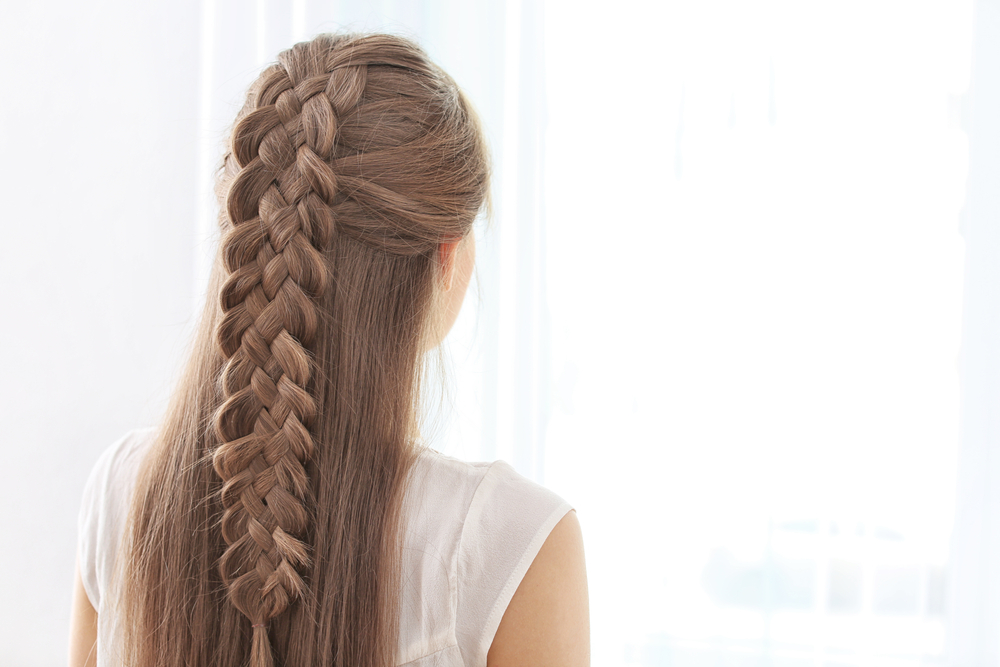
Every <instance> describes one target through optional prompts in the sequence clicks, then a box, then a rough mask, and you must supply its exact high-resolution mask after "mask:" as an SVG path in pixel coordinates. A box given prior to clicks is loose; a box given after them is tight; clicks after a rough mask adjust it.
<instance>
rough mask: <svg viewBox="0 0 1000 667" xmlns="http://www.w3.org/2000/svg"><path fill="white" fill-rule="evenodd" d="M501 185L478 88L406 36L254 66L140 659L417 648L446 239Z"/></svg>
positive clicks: (139, 614) (168, 436) (135, 544)
mask: <svg viewBox="0 0 1000 667" xmlns="http://www.w3.org/2000/svg"><path fill="white" fill-rule="evenodd" d="M488 181H489V167H488V157H487V152H486V149H485V146H484V142H483V137H482V133H481V130H480V128H479V126H478V122H477V120H476V118H475V115H474V114H473V112H472V110H471V108H470V107H469V106H468V104H467V102H466V101H465V99H464V96H463V95H462V93H461V92H460V91H459V89H458V88H457V86H456V85H455V84H454V82H452V81H451V79H450V78H449V77H448V76H447V75H446V74H444V73H443V72H442V71H441V70H440V69H438V68H437V67H436V66H435V65H433V64H432V63H431V62H430V61H429V60H428V59H427V57H426V55H425V54H424V53H423V52H422V51H421V50H420V49H419V48H417V47H416V46H415V45H414V44H412V43H411V42H409V41H407V40H405V39H402V38H399V37H393V36H388V35H367V36H350V35H323V36H320V37H317V38H316V39H314V40H312V41H310V42H306V43H302V44H297V45H296V46H294V47H293V48H291V49H289V50H288V51H285V52H284V53H282V54H281V55H280V56H279V58H278V62H277V63H276V64H274V65H272V66H270V67H268V68H267V69H265V70H264V72H263V73H262V74H261V75H260V77H259V78H258V79H257V81H256V82H255V83H254V85H253V86H252V88H251V90H250V92H249V94H248V97H247V101H246V104H245V105H244V107H243V109H242V111H241V112H240V114H239V116H238V118H237V122H236V125H235V127H234V129H233V133H232V141H231V146H230V150H229V152H228V153H227V155H226V156H225V158H224V162H223V169H222V171H221V177H220V182H219V184H218V191H219V193H220V198H221V199H222V201H223V204H224V205H223V212H222V215H221V223H222V231H223V236H222V241H221V245H220V252H219V261H218V262H217V265H216V269H215V274H214V275H213V290H212V291H213V292H214V294H216V295H217V296H215V297H213V296H212V292H210V295H209V303H208V304H207V305H206V311H205V315H204V317H203V321H202V328H201V332H200V334H199V338H198V341H197V343H196V349H195V351H194V354H193V355H192V359H191V362H190V364H189V368H188V371H187V374H186V376H185V379H184V381H183V382H182V384H181V386H180V387H179V388H178V390H177V391H176V392H175V394H174V397H173V401H172V403H171V409H170V411H169V413H168V415H167V419H166V421H165V423H164V425H163V428H162V429H161V432H160V434H159V438H158V445H157V447H156V448H155V450H154V452H152V453H151V454H150V456H149V458H148V459H147V460H146V462H145V463H146V465H145V467H144V473H143V476H142V477H141V478H140V480H139V485H138V488H137V491H136V495H135V500H134V504H133V508H132V515H131V519H132V522H131V531H130V538H131V539H130V541H129V543H128V549H129V551H130V552H131V558H129V559H128V560H127V562H126V564H125V565H124V570H123V575H124V576H123V577H122V580H121V585H122V589H121V590H122V596H121V602H122V604H123V605H124V606H123V612H124V613H125V614H127V616H126V620H125V628H124V629H125V637H126V642H125V650H126V653H125V656H124V657H125V659H126V660H127V664H130V665H136V666H137V667H152V665H177V666H178V667H180V665H187V666H189V667H193V666H196V665H206V666H207V665H213V666H228V665H232V666H234V667H235V666H236V665H239V666H240V667H242V666H243V665H245V664H247V663H249V664H250V665H251V667H270V666H271V665H273V664H274V662H275V660H276V661H277V663H278V664H280V665H289V666H290V665H320V664H322V665H352V666H354V665H371V666H375V665H380V666H384V665H390V664H393V660H394V657H395V652H396V641H397V632H398V629H397V623H398V617H399V609H398V595H399V572H398V571H399V557H400V549H401V540H402V538H401V531H400V523H399V522H400V511H401V504H402V496H403V492H404V486H405V478H406V474H407V472H408V470H409V467H410V465H411V463H412V460H413V457H414V455H415V453H416V449H415V447H414V443H413V439H414V435H415V434H414V429H413V426H414V424H415V423H416V422H417V415H416V410H417V405H418V399H417V393H418V387H419V377H420V372H421V359H422V354H423V352H424V350H425V349H426V348H427V346H428V345H427V343H428V338H429V336H430V330H431V329H432V328H433V322H432V319H433V317H432V315H433V311H434V308H433V304H434V295H435V277H436V276H437V275H438V270H439V262H438V261H437V258H438V251H439V247H440V245H441V244H442V243H449V242H453V241H456V240H459V239H462V238H464V237H465V236H466V235H468V234H469V232H470V230H471V226H472V223H473V221H474V219H475V217H476V215H477V214H478V212H479V210H480V209H481V207H482V206H483V203H484V200H485V199H486V197H487V192H488V187H489V185H488Z"/></svg>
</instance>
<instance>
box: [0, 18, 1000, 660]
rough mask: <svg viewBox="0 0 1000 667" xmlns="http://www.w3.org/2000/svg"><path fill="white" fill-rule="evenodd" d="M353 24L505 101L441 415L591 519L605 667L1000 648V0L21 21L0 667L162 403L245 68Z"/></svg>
mask: <svg viewBox="0 0 1000 667" xmlns="http://www.w3.org/2000/svg"><path fill="white" fill-rule="evenodd" d="M343 28H347V29H354V30H388V31H392V32H401V33H403V34H407V35H410V36H414V37H416V38H417V39H418V40H419V41H420V42H421V43H422V44H423V45H424V46H425V47H426V48H427V50H428V51H429V52H430V54H431V56H432V57H433V58H434V59H435V60H437V61H438V62H439V63H440V64H441V65H442V66H443V67H444V68H445V69H446V70H447V71H449V72H450V73H451V74H452V75H453V76H454V78H455V79H456V80H457V81H458V82H459V83H460V84H461V85H462V86H463V87H464V88H465V89H466V91H467V92H468V94H469V96H470V98H471V99H472V100H473V102H474V103H475V105H476V106H477V108H478V110H479V112H480V114H481V116H482V118H483V121H484V125H485V126H486V128H487V132H488V135H489V139H490V143H491V146H492V150H493V153H494V158H495V177H496V178H495V188H494V207H495V216H494V218H493V220H492V221H490V222H489V223H486V222H484V223H483V224H482V225H481V228H480V229H479V230H478V235H479V253H478V257H479V259H478V268H477V276H476V282H475V284H474V286H473V290H474V292H473V295H472V296H470V298H469V300H468V302H467V307H466V309H465V310H464V311H463V314H462V316H461V318H460V320H459V322H458V324H457V325H456V329H455V331H454V332H453V335H452V336H451V337H450V341H449V348H450V350H449V353H450V359H451V361H450V364H449V368H448V369H446V375H447V377H448V384H449V386H450V387H451V391H450V394H449V398H448V401H446V405H445V407H444V409H443V410H441V411H440V412H441V413H442V415H443V417H442V419H441V420H440V421H439V422H438V424H437V427H436V428H433V429H432V430H431V431H429V434H430V435H431V437H432V438H433V439H432V442H433V444H434V446H435V447H437V448H439V449H442V450H443V451H445V452H447V453H451V454H454V455H458V456H462V457H465V458H469V459H493V458H505V459H507V460H509V461H510V462H511V463H513V464H514V465H515V466H516V467H517V468H518V470H520V471H521V472H522V473H523V474H525V475H528V476H531V477H533V478H535V479H536V480H538V481H540V482H543V483H545V484H546V485H548V486H550V487H551V488H552V489H554V490H555V491H557V492H558V493H560V494H562V495H563V496H565V497H566V498H567V499H568V500H569V501H570V502H572V503H573V504H574V505H575V506H576V507H577V509H578V511H579V515H580V518H581V523H582V525H583V528H584V535H585V540H586V546H587V556H588V569H589V575H590V585H591V596H592V622H593V652H594V664H595V665H683V666H688V665H690V666H694V665H787V666H792V665H803V666H804V665H810V666H813V665H817V666H818V665H829V666H833V665H838V666H841V665H878V666H882V665H886V666H888V665H916V664H945V663H950V664H954V665H961V666H962V667H965V666H967V665H968V666H977V667H978V666H979V665H983V666H990V665H998V664H1000V658H998V655H1000V639H998V637H1000V611H998V610H1000V590H996V583H995V582H997V581H1000V571H997V570H998V566H997V565H996V563H1000V546H997V545H998V544H1000V532H998V530H1000V529H998V528H997V526H998V525H1000V522H998V511H1000V508H998V507H997V506H996V505H997V499H996V494H995V493H992V492H991V490H990V489H991V488H992V486H994V485H996V484H997V483H1000V469H997V467H996V461H995V460H994V459H996V458H997V457H996V456H994V455H993V454H992V452H993V451H994V450H995V449H996V448H997V446H998V442H997V437H998V435H997V433H998V431H997V429H996V424H995V415H996V413H997V407H996V406H997V405H998V394H997V390H998V387H1000V385H997V381H996V380H995V378H996V377H998V374H997V372H996V371H997V370H998V369H997V365H998V363H1000V357H998V356H997V352H996V343H995V341H996V340H998V339H1000V337H998V336H997V335H994V334H997V333H1000V332H995V331H994V328H995V326H996V317H995V312H996V309H997V306H998V295H997V292H996V287H995V285H997V284H1000V276H998V275H995V272H996V271H997V269H996V268H995V267H996V266H998V265H1000V261H998V259H1000V257H998V248H1000V245H998V244H997V240H998V238H997V237H998V234H1000V232H998V229H1000V227H998V222H1000V213H998V210H1000V204H998V200H997V196H998V195H997V193H996V189H997V188H996V185H997V175H998V173H1000V163H998V158H997V155H1000V140H998V139H997V137H998V136H1000V123H998V120H997V119H1000V102H998V100H1000V89H998V84H997V81H1000V78H998V74H1000V72H998V68H1000V52H998V51H997V47H996V46H995V45H996V44H998V43H1000V17H998V8H997V3H996V2H987V1H986V0H978V1H977V2H976V3H975V7H973V2H972V0H936V1H934V2H924V3H919V4H916V3H910V2H902V1H901V0H896V1H893V0H878V1H877V2H876V1H874V0H867V1H865V2H860V1H852V2H842V3H837V4H835V5H829V4H820V3H803V2H792V1H791V0H787V1H785V2H779V1H778V0H756V1H754V2H722V1H719V0H712V1H710V2H704V1H700V0H699V1H687V2H683V1H677V2H669V3H651V2H640V1H639V0H623V1H622V2H618V3H586V2H584V3H580V2H574V3H569V2H565V0H546V1H545V2H540V1H534V0H506V1H498V2H490V3H468V2H461V1H460V0H450V1H449V0H441V1H437V0H433V1H432V0H428V1H426V2H419V3H414V2H402V1H401V0H394V1H391V0H384V1H382V2H353V1H348V0H340V1H337V2H319V1H317V0H282V1H278V0H255V1H254V2H241V1H237V0H201V1H200V2H199V1H194V0H189V1H187V2H172V3H140V4H136V3H127V2H124V0H116V1H112V2H107V3H103V4H102V5H101V6H100V7H90V6H86V7H84V6H81V5H80V4H79V3H77V4H69V3H63V2H55V1H52V2H48V3H32V4H30V5H29V4H24V5H23V6H22V5H20V4H19V5H17V6H14V5H11V4H10V3H8V5H6V6H4V7H2V8H0V36H2V37H3V39H0V49H3V55H4V56H5V57H4V62H5V63H7V64H6V65H5V66H4V67H3V68H2V70H0V76H2V84H3V87H4V90H7V91H8V95H7V96H6V98H5V101H4V102H3V103H0V120H3V122H2V123H0V150H2V152H3V154H4V155H5V156H7V158H8V159H7V160H6V161H5V166H4V167H3V169H4V178H3V179H0V187H2V188H4V190H3V192H4V195H5V197H4V200H5V202H7V203H8V208H7V212H6V217H5V221H4V231H5V232H6V234H5V237H6V238H7V241H8V242H7V243H5V244H0V248H2V249H0V253H2V255H0V260H2V262H0V272H2V276H3V279H4V284H6V285H8V286H11V287H9V289H8V299H9V301H8V307H7V312H8V316H7V317H6V318H5V322H6V323H7V326H6V327H3V329H2V334H0V335H3V336H5V338H4V339H3V342H4V343H5V344H6V345H5V346H4V348H5V349H7V350H9V351H12V354H11V355H10V358H9V360H8V362H7V365H6V366H5V373H4V377H5V381H4V383H3V385H2V391H3V394H2V398H3V401H2V403H3V405H4V406H5V408H6V409H7V410H8V412H7V413H6V414H7V417H8V419H7V423H9V424H10V425H11V427H12V428H10V429H9V430H8V437H7V438H6V439H5V441H4V454H5V460H6V461H7V463H8V465H7V466H6V467H5V468H4V469H3V471H2V472H0V475H2V480H0V502H3V505H4V506H5V507H8V508H14V507H17V508H30V509H27V510H25V511H15V512H8V513H6V515H5V517H4V519H3V521H4V523H3V526H2V527H3V534H4V535H8V536H18V537H17V539H18V543H19V544H20V545H21V546H20V547H19V548H17V549H5V550H3V551H0V599H4V600H14V601H17V604H6V605H3V608H0V639H2V640H3V641H4V645H5V646H8V647H12V648H11V649H10V653H9V656H10V657H9V658H5V662H4V664H8V663H7V660H8V659H9V660H10V664H12V665H18V666H20V665H25V666H27V665H43V664H46V665H47V664H52V663H55V662H59V661H61V660H62V656H63V654H64V647H65V642H64V639H63V637H64V636H65V627H66V613H67V612H66V610H68V597H69V585H70V574H71V572H72V558H73V541H74V538H75V533H74V530H75V527H74V520H75V512H76V503H77V501H78V496H79V491H80V488H81V487H82V484H83V481H84V479H85V476H86V473H87V470H88V469H89V466H90V465H91V464H92V462H93V460H94V458H95V457H96V455H97V453H98V452H99V451H100V450H101V449H103V448H104V447H105V446H106V445H107V444H108V443H110V442H111V441H112V440H114V439H115V438H117V437H118V436H119V435H120V434H121V433H122V432H124V431H125V430H127V429H128V428H131V427H134V426H140V425H143V424H145V423H149V422H151V421H153V420H154V419H155V418H156V416H157V415H158V413H159V411H160V410H161V409H162V406H163V402H164V400H165V396H166V393H167V391H168V390H169V387H170V382H171V380H172V374H173V373H174V372H175V369H176V368H177V367H178V365H179V361H180V355H181V354H182V351H183V344H184V339H185V336H186V335H187V331H188V330H189V329H190V325H191V323H192V317H193V314H194V313H195V312H196V307H197V306H196V304H198V303H200V301H201V299H203V298H204V283H205V278H206V275H207V266H208V261H209V260H208V258H209V257H210V254H211V252H212V250H213V248H214V246H213V243H214V237H213V231H214V225H215V222H214V220H215V208H214V206H215V204H214V201H213V197H212V191H211V186H212V176H213V171H214V168H215V166H216V164H217V160H218V157H219V155H220V151H221V147H222V141H223V138H224V136H225V133H226V129H227V127H228V124H229V123H230V122H231V120H232V118H233V116H234V114H235V112H236V110H237V108H238V107H239V104H240V103H241V95H242V93H243V91H244V90H245V88H246V86H247V85H248V83H249V82H250V81H251V80H252V79H253V78H254V76H255V75H256V73H257V72H258V71H259V69H260V67H262V66H263V65H264V64H266V63H267V62H269V61H271V60H272V59H273V58H274V56H275V55H276V54H277V53H278V52H279V51H280V50H282V49H283V48H286V47H287V46H289V45H290V44H292V43H293V42H295V41H297V40H300V39H306V38H308V37H309V36H311V35H313V34H315V33H318V32H322V31H328V30H336V29H343ZM967 186H968V193H967V194H966V188H967ZM963 202H964V207H965V209H964V211H965V212H964V217H963V223H962V224H963V226H962V228H961V234H960V228H959V212H960V210H961V209H962V207H963ZM963 293H964V297H963ZM963 298H964V302H963ZM963 303H964V305H963ZM963 308H964V316H963ZM960 350H961V369H962V373H961V378H960V376H959V372H958V363H957V361H958V359H959V351H960ZM960 379H961V382H960ZM960 389H961V394H960ZM960 396H961V406H962V408H961V410H960V408H959V406H960V403H959V398H960ZM44 454H49V458H46V459H44V462H42V459H41V458H40V457H42V456H43V455H44ZM956 482H957V483H956Z"/></svg>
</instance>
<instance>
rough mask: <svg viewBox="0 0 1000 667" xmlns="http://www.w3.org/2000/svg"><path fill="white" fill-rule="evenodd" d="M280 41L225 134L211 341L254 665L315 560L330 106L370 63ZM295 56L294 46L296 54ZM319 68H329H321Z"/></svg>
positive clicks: (231, 557)
mask: <svg viewBox="0 0 1000 667" xmlns="http://www.w3.org/2000/svg"><path fill="white" fill-rule="evenodd" d="M300 47H301V48H302V49H314V50H317V52H316V53H315V54H301V53H294V54H293V53H292V52H286V54H283V56H285V57H283V58H281V59H280V61H279V64H278V65H275V66H273V67H272V68H271V69H270V70H269V71H268V72H266V73H265V75H264V76H263V77H262V83H261V85H260V86H259V87H258V88H257V89H256V92H255V95H256V100H254V104H253V105H252V110H251V111H249V113H247V114H246V115H245V116H244V117H243V118H242V119H241V120H240V121H239V123H238V125H237V126H236V128H235V130H234V132H233V144H232V159H235V160H236V163H237V165H238V167H239V172H238V174H237V175H236V177H235V179H234V180H233V181H232V184H231V186H230V188H229V191H228V193H227V196H226V212H227V215H228V219H229V222H230V223H231V225H232V227H231V229H230V230H229V231H228V233H227V235H226V236H225V238H224V240H223V249H222V252H223V259H224V264H225V268H226V270H227V272H228V279H227V280H226V283H225V287H224V289H223V291H222V297H221V299H222V304H221V305H222V311H223V318H222V321H221V323H220V324H219V326H218V329H217V340H218V344H219V346H220V348H221V350H222V353H223V355H224V356H225V358H226V363H225V367H224V371H223V374H222V391H223V396H224V403H223V405H222V407H221V408H220V409H219V411H218V413H217V414H216V418H215V429H216V434H217V436H218V438H219V441H220V442H221V443H222V444H221V445H220V446H219V447H218V449H217V450H216V452H215V454H214V466H215V470H216V472H217V473H218V474H219V476H220V477H221V478H222V480H223V483H224V484H223V489H222V503H223V506H224V508H225V512H224V515H223V519H222V534H223V538H224V539H225V541H226V544H227V548H226V550H225V552H224V555H223V557H222V559H221V561H220V570H221V573H222V576H223V580H224V581H225V582H226V585H227V586H228V588H229V597H230V599H231V601H232V603H233V604H234V605H235V606H236V607H237V608H238V609H239V610H240V611H241V612H242V613H243V614H245V615H246V616H247V617H248V618H249V620H250V621H251V623H252V627H253V635H254V642H253V645H254V646H253V654H254V657H253V658H252V660H251V664H255V665H260V664H269V663H270V662H271V657H270V654H271V649H270V644H269V641H268V635H267V624H268V622H269V621H270V620H271V619H272V618H274V617H275V616H277V615H278V614H281V613H282V612H283V611H284V610H285V609H286V608H288V607H289V605H291V604H292V603H294V602H295V601H296V600H297V599H299V598H301V597H303V595H304V594H305V589H306V584H305V582H304V580H303V575H302V573H301V571H302V569H303V568H304V567H305V566H307V565H308V563H309V560H310V554H309V547H308V546H307V544H306V541H305V536H306V535H307V533H308V531H309V522H310V518H309V517H310V510H309V503H310V492H309V480H308V478H307V474H306V468H305V466H306V464H307V463H308V461H309V460H310V458H311V457H312V455H313V449H314V446H315V444H314V442H313V436H312V435H311V433H310V425H311V423H312V421H313V419H314V417H315V416H316V411H317V405H316V399H315V397H314V395H313V393H312V392H311V386H310V378H311V375H312V369H311V363H312V362H311V351H312V346H313V345H314V343H315V340H316V337H317V328H318V322H319V314H318V312H317V299H318V298H319V297H320V296H321V295H322V294H323V293H324V291H325V290H326V289H327V282H328V268H327V267H326V264H325V262H324V256H323V253H324V251H325V249H326V248H327V247H328V246H329V244H330V242H331V237H332V235H333V234H334V233H335V226H336V221H335V220H334V216H333V212H332V207H333V205H334V203H335V199H336V198H337V197H338V178H337V176H336V174H335V173H334V171H333V169H332V167H331V163H332V162H333V158H334V149H335V145H336V135H337V126H338V120H337V119H338V117H339V116H340V115H341V113H342V112H343V111H344V110H346V109H350V108H351V107H353V106H355V105H356V104H357V103H358V101H359V100H360V97H361V95H362V93H363V92H364V88H365V73H366V68H365V66H364V65H363V64H362V65H353V64H351V63H350V61H349V60H348V61H344V62H330V63H328V64H329V65H331V66H332V67H330V68H325V67H324V68H321V71H319V72H318V73H317V72H315V71H308V69H309V68H306V67H304V66H303V65H302V63H313V64H315V63H316V62H323V59H324V58H326V55H325V54H324V53H323V52H322V51H321V49H322V48H323V47H324V44H323V43H322V42H313V43H310V44H308V45H306V44H303V45H299V47H296V48H300ZM293 55H294V56H296V57H292V56H293ZM322 70H327V71H322Z"/></svg>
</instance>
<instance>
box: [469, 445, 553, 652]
mask: <svg viewBox="0 0 1000 667" xmlns="http://www.w3.org/2000/svg"><path fill="white" fill-rule="evenodd" d="M572 509H573V507H572V506H571V505H570V504H569V503H567V502H566V501H565V500H563V499H562V498H560V497H559V496H557V495H556V494H554V493H552V492H551V491H549V490H548V489H546V488H544V487H542V486H540V485H538V484H536V483H535V482H532V481H531V480H529V479H527V478H525V477H522V476H521V475H520V474H518V473H517V472H516V471H515V470H514V469H513V468H512V467H511V466H509V465H508V464H506V463H504V462H503V461H497V462H495V463H494V464H492V465H491V466H490V468H489V470H488V471H487V473H486V475H485V476H484V477H483V479H482V481H481V482H480V483H479V486H478V488H477V489H476V492H475V495H474V497H473V499H472V503H471V504H470V506H469V512H468V515H467V517H466V521H465V525H464V526H463V528H462V537H461V541H460V542H459V573H458V574H459V577H458V578H459V593H460V598H463V599H461V600H460V602H459V604H460V605H462V603H463V602H465V604H464V605H462V606H463V607H465V608H459V623H462V622H463V621H464V622H465V623H471V624H475V625H478V628H475V627H466V628H465V629H464V630H465V631H464V632H458V633H457V634H458V635H459V647H460V650H461V651H462V654H463V657H464V658H465V660H466V663H467V664H471V665H485V664H486V657H487V654H488V653H489V650H490V647H491V646H492V644H493V639H494V637H495V636H496V632H497V629H498V628H499V627H500V621H501V620H502V619H503V615H504V612H506V611H507V606H508V605H509V604H510V601H511V599H512V598H513V597H514V593H515V592H516V591H517V587H518V586H519V585H520V584H521V581H522V580H523V579H524V575H525V573H527V571H528V568H530V567H531V564H532V563H533V562H534V560H535V556H537V555H538V552H539V551H540V550H541V548H542V545H543V544H545V540H546V539H548V536H549V534H550V533H551V532H552V529H553V528H555V526H556V524H558V523H559V521H561V520H562V518H563V517H564V516H566V514H567V513H568V512H569V511H570V510H572ZM463 566H464V567H463ZM463 590H464V592H465V595H464V596H462V595H461V593H462V592H463ZM463 639H465V643H464V645H463V641H462V640H463Z"/></svg>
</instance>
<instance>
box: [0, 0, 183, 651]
mask: <svg viewBox="0 0 1000 667" xmlns="http://www.w3.org/2000/svg"><path fill="white" fill-rule="evenodd" d="M198 35H199V3H198V2H196V1H194V0H170V1H169V2H167V1H160V2H141V3H139V2H130V1H128V0H109V1H107V2H101V3H93V2H80V3H70V2H59V3H54V2H23V3H22V2H5V3H2V4H0V62H2V63H3V64H2V66H0V90H2V91H3V93H2V98H0V99H2V101H0V155H2V161H0V201H2V202H3V207H2V211H0V224H2V229H3V243H2V244H0V284H2V285H4V287H5V289H4V300H3V302H4V306H3V311H4V314H3V316H2V321H3V326H0V345H2V349H4V350H5V354H4V355H3V356H4V360H3V362H2V364H0V368H2V371H0V378H2V380H0V405H2V406H3V407H2V411H3V413H2V414H3V421H4V423H5V424H6V425H7V428H6V432H5V433H4V435H3V437H2V439H0V451H2V453H3V465H2V466H0V507H3V508H4V509H3V511H2V514H0V516H2V518H0V534H2V535H3V538H2V539H3V542H4V545H5V546H4V548H3V549H2V550H0V600H2V601H3V604H0V645H2V646H3V647H4V649H3V657H2V658H0V662H2V663H3V664H4V665H8V666H12V667H13V666H16V667H22V666H23V667H29V666H34V665H56V664H64V663H65V659H66V658H65V652H66V640H65V637H66V634H67V629H68V615H69V603H70V593H71V585H72V576H73V559H74V549H75V540H76V516H77V511H78V508H79V496H80V491H81V489H82V487H83V483H84V481H85V478H86V475H87V473H88V471H89V469H90V467H91V466H92V465H93V462H94V460H95V458H96V456H97V455H98V453H99V452H100V451H101V450H102V449H104V448H105V447H107V446H108V445H109V444H110V443H111V442H112V441H114V440H116V439H117V438H118V437H120V436H121V435H122V434H123V433H124V432H125V431H126V430H128V429H131V428H134V427H136V426H139V425H141V424H143V423H151V422H152V421H153V419H154V418H155V415H156V414H157V413H158V412H159V411H160V409H161V407H162V404H163V400H164V396H165V394H166V392H167V390H168V388H169V385H170V381H171V377H172V375H173V373H174V368H175V366H176V365H177V360H178V359H179V353H180V351H181V349H182V336H183V334H184V330H185V326H186V325H187V324H188V321H189V317H190V314H191V312H192V307H191V301H192V299H191V294H192V290H193V280H194V276H195V273H194V255H193V253H192V250H193V248H194V247H195V246H196V244H197V239H196V236H195V234H196V229H197V227H196V219H195V218H196V212H195V206H196V192H197V189H196V186H197V184H196V167H197V151H196V148H197V146H196V144H197V138H198V137H197V121H198V107H197V100H198V98H197V93H198V57H199V54H198V45H199V39H198Z"/></svg>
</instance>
